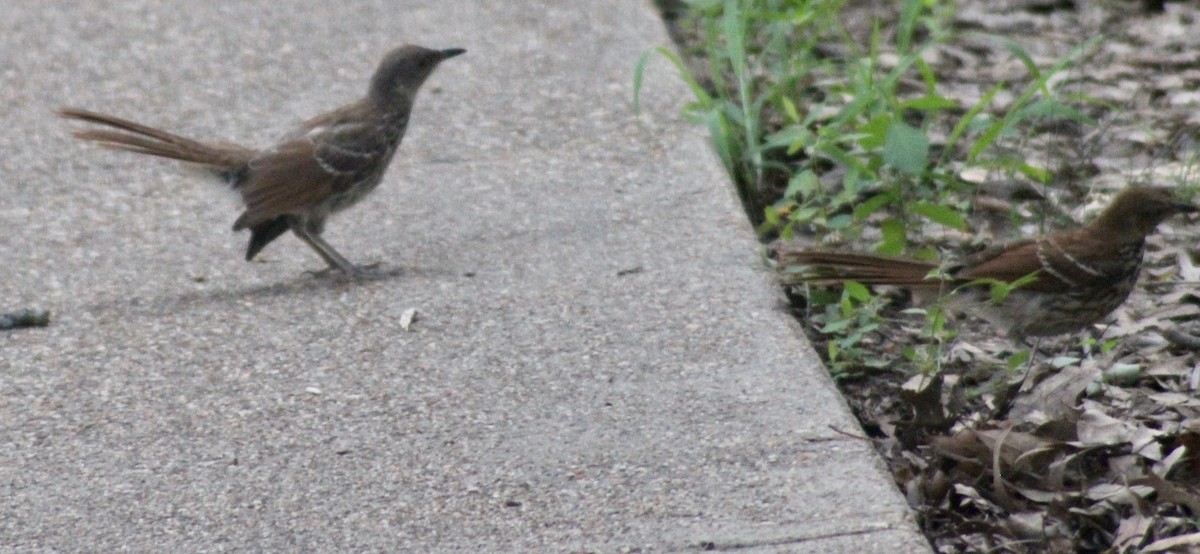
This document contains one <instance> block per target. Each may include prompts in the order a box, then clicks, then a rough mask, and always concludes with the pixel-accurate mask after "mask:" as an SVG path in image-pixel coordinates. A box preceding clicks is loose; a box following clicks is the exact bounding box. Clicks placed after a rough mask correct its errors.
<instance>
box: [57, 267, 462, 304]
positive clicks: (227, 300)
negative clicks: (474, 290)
mask: <svg viewBox="0 0 1200 554" xmlns="http://www.w3.org/2000/svg"><path fill="white" fill-rule="evenodd" d="M462 276H463V273H462V272H461V271H455V270H452V269H447V268H412V267H392V266H388V267H387V268H386V270H384V271H381V272H380V273H379V274H377V275H372V276H370V277H366V278H355V277H351V276H345V275H340V274H314V273H313V272H304V273H301V274H299V275H297V276H296V277H293V278H291V279H290V280H287V281H279V282H275V283H260V284H255V285H247V286H240V287H235V288H211V289H203V290H191V291H179V290H174V291H170V292H164V293H161V294H155V295H149V296H139V295H131V296H127V297H123V298H113V299H108V300H100V301H97V302H93V303H90V304H85V305H83V306H81V308H80V309H81V310H83V311H84V312H88V313H91V314H92V315H94V316H105V315H115V314H120V315H121V316H129V315H135V314H162V313H166V312H179V311H184V310H187V309H189V308H199V307H203V306H207V305H210V304H230V307H231V308H234V307H236V308H238V309H242V308H243V307H244V306H242V305H241V304H240V303H242V302H245V301H248V300H265V299H269V298H278V297H285V296H292V295H296V296H300V295H308V294H313V293H319V292H321V291H344V290H346V289H348V288H350V287H372V286H378V285H380V284H383V283H388V282H391V281H395V280H398V279H402V278H406V277H426V278H443V279H444V278H447V277H449V278H456V277H462ZM114 312H115V314H114Z"/></svg>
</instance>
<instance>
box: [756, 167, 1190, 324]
mask: <svg viewBox="0 0 1200 554" xmlns="http://www.w3.org/2000/svg"><path fill="white" fill-rule="evenodd" d="M1196 211H1200V208H1197V207H1196V206H1193V205H1191V204H1186V203H1182V202H1178V201H1176V200H1175V198H1174V196H1173V195H1172V193H1171V191H1170V190H1168V189H1165V188H1161V187H1131V188H1127V189H1125V190H1123V191H1121V192H1120V193H1119V194H1118V195H1117V197H1116V198H1115V199H1114V200H1113V201H1112V203H1111V204H1109V206H1108V207H1107V208H1105V210H1104V211H1103V212H1102V213H1101V214H1100V216H1099V217H1097V218H1096V219H1095V220H1094V221H1092V222H1091V223H1089V224H1088V225H1086V226H1084V227H1080V228H1078V229H1071V230H1064V231H1058V232H1055V233H1050V234H1047V235H1044V236H1041V237H1038V238H1028V239H1023V240H1018V241H1016V242H1012V243H1008V244H1003V245H998V246H994V247H991V248H988V249H986V250H983V251H981V252H979V253H977V254H974V255H972V256H969V257H967V258H966V259H965V260H964V261H963V263H962V264H960V265H958V266H954V267H950V268H947V269H946V270H945V271H944V273H943V274H944V276H945V277H947V278H948V279H941V278H937V277H933V276H931V272H933V271H934V270H936V269H938V265H937V264H935V263H931V262H925V261H918V260H909V259H903V258H889V257H883V256H874V255H870V254H853V253H838V252H828V251H818V250H805V249H791V250H781V251H780V252H779V265H780V267H790V266H802V267H800V268H799V272H798V273H796V274H795V279H797V280H799V281H801V282H807V283H814V284H831V283H840V282H844V281H856V282H859V283H862V284H864V285H897V286H901V287H908V288H910V289H925V290H933V291H934V292H940V290H945V291H947V292H950V291H954V292H953V294H955V298H954V299H953V300H954V301H955V305H957V306H960V307H962V308H965V309H966V310H967V311H970V312H972V313H975V314H976V315H978V316H979V317H982V318H983V319H985V320H987V321H988V322H990V323H991V324H993V325H996V326H998V327H1000V328H1002V329H1004V330H1005V331H1006V332H1007V333H1008V335H1009V336H1010V337H1011V338H1013V339H1014V340H1018V341H1020V340H1022V339H1024V338H1025V337H1029V336H1048V335H1058V334H1063V333H1071V332H1075V331H1078V330H1081V329H1083V328H1085V327H1088V326H1090V325H1092V324H1094V323H1096V322H1098V321H1100V320H1101V319H1103V318H1104V317H1105V316H1107V315H1108V314H1109V313H1111V312H1112V311H1113V310H1115V309H1116V308H1117V306H1120V305H1121V303H1123V302H1124V301H1125V299H1126V298H1127V297H1128V296H1129V293H1130V292H1131V291H1132V290H1133V287H1134V284H1135V283H1136V282H1137V278H1138V273H1139V271H1140V270H1141V266H1142V249H1143V246H1144V245H1145V242H1146V237H1147V236H1149V235H1150V234H1151V233H1153V232H1154V229H1155V227H1157V226H1158V224H1159V223H1161V222H1163V220H1165V219H1167V218H1169V217H1171V216H1173V215H1175V214H1181V213H1193V212H1196ZM1026 276H1032V280H1031V281H1030V282H1028V283H1026V284H1024V285H1021V286H1019V287H1018V288H1016V289H1015V290H1013V291H1012V292H1011V293H1010V294H1009V295H1008V296H1007V297H1006V298H1005V299H1004V300H1003V301H1001V302H999V303H993V302H991V301H990V294H989V290H988V287H987V286H986V285H979V284H975V285H969V284H970V283H972V282H973V281H977V280H980V279H983V280H996V281H1001V282H1005V283H1013V282H1015V281H1017V280H1019V279H1021V278H1023V277H1026Z"/></svg>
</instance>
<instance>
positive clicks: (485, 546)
mask: <svg viewBox="0 0 1200 554" xmlns="http://www.w3.org/2000/svg"><path fill="white" fill-rule="evenodd" d="M403 42H415V43H420V44H425V45H428V46H432V47H452V46H459V47H465V48H467V49H468V51H469V52H468V53H467V55H465V56H461V57H459V58H455V59H453V60H450V61H449V62H447V63H446V64H444V65H443V66H442V68H440V69H439V70H438V72H437V73H436V74H435V75H434V77H433V78H432V79H431V82H430V83H428V84H427V85H426V89H425V90H424V91H423V93H422V95H421V97H420V98H419V99H418V102H417V107H416V110H415V111H414V114H413V119H412V125H411V126H410V128H409V133H408V136H407V137H406V139H405V143H404V145H403V146H402V147H401V150H400V153H399V155H398V157H397V161H396V163H394V165H393V167H392V169H391V171H390V172H389V174H388V176H387V178H386V179H385V181H384V184H383V185H382V186H381V187H380V188H379V189H378V190H377V191H376V192H375V194H374V195H373V196H372V197H371V198H369V199H368V200H366V201H364V202H363V203H362V204H361V205H359V206H357V207H355V208H353V209H351V210H350V211H348V212H346V213H344V214H341V216H339V217H335V218H334V219H333V220H332V221H331V222H330V225H329V230H328V232H327V233H326V237H327V238H328V239H329V240H330V242H331V243H332V244H334V245H335V246H337V247H338V248H339V250H341V251H342V253H343V254H345V255H346V256H348V257H349V258H350V259H351V260H353V261H355V262H359V263H366V262H372V261H386V262H388V263H390V264H391V265H393V266H399V267H402V268H404V270H405V272H404V274H403V275H401V276H400V277H397V278H394V279H388V280H382V281H373V282H367V283H361V284H350V283H344V282H337V281H330V280H320V279H314V278H312V277H310V276H308V275H305V273H304V272H305V270H308V269H317V268H320V267H321V262H320V260H319V259H317V258H316V256H315V255H313V253H312V252H311V251H310V250H309V249H308V248H306V247H305V246H304V245H303V244H301V243H300V242H299V241H297V240H295V239H294V238H293V237H290V236H285V237H283V238H281V239H280V240H279V241H277V242H275V243H274V244H272V245H271V246H269V247H268V248H267V250H266V251H265V252H264V255H263V256H262V257H263V258H264V261H263V262H260V263H245V262H243V261H242V259H241V256H242V252H243V249H244V247H245V241H246V240H247V236H246V235H245V234H235V233H233V232H231V231H230V230H229V228H230V225H231V224H232V222H233V220H234V218H235V217H236V215H237V213H238V206H237V203H236V201H235V200H234V199H233V196H232V194H230V193H228V192H225V191H222V190H221V187H220V186H219V185H218V184H216V183H214V182H211V181H208V180H206V179H204V178H202V177H200V176H198V175H196V174H194V173H190V172H188V171H181V170H180V168H179V167H178V166H177V165H175V164H171V163H167V162H161V161H157V160H152V159H146V158H141V157H138V156H133V155H127V154H120V153H112V152H106V151H102V150H100V149H96V148H91V147H86V146H84V145H81V144H75V143H73V142H72V141H71V139H70V138H69V126H68V125H66V124H65V122H63V121H60V120H58V119H56V118H54V117H53V115H52V114H51V110H52V109H53V108H55V107H57V106H59V105H63V104H69V105H74V106H81V107H87V108H92V109H96V110H100V111H108V112H111V113H115V114H118V115H124V116H128V117H132V118H134V119H140V120H143V121H145V122H147V123H150V124H153V125H157V126H161V127H164V128H166V129H170V130H175V131H178V132H181V133H184V134H188V135H191V136H194V137H196V138H202V139H221V140H236V141H238V142H244V143H247V144H252V145H260V146H262V145H267V144H269V143H270V142H271V140H272V138H273V137H275V136H277V135H279V134H280V133H282V132H284V131H286V130H287V128H288V127H289V126H290V125H292V124H294V123H295V122H297V121H299V120H301V119H303V118H306V117H308V116H312V115H315V114H317V113H319V112H321V111H324V110H327V109H330V108H333V107H336V106H337V105H339V104H341V103H343V102H346V101H348V100H351V99H353V98H355V97H356V96H357V95H359V94H360V93H361V92H362V91H363V90H365V87H366V83H367V78H368V76H369V75H370V73H371V71H372V70H373V69H374V66H375V64H376V62H377V61H378V58H379V57H380V56H381V55H382V53H383V52H385V51H386V50H387V49H389V48H390V47H392V46H395V45H397V44H400V43H403ZM666 42H667V39H666V37H665V33H664V32H663V30H662V28H661V24H660V23H659V22H658V21H657V19H656V16H655V13H654V11H653V9H652V8H651V7H650V6H649V5H648V3H644V2H642V1H640V0H604V1H596V2H576V1H574V0H552V1H545V0H540V1H533V0H513V1H506V2H475V1H467V0H444V1H441V2H434V1H430V0H414V1H411V2H404V3H397V2H383V1H374V2H372V1H365V0H363V1H359V0H346V1H343V2H336V3H333V2H320V1H317V0H306V1H302V2H270V3H268V2H261V3H256V2H236V3H202V2H190V1H183V0H161V1H159V0H109V1H102V2H99V1H98V2H88V3H83V4H80V3H76V2H67V1H62V0H59V1H54V2H16V3H12V4H11V5H8V6H6V7H5V14H4V17H3V18H0V77H2V79H3V83H4V84H3V85H2V86H0V115H2V117H3V120H4V122H5V125H3V126H2V127H0V152H3V155H2V156H0V194H2V195H3V203H0V225H3V227H4V229H6V231H5V233H4V234H3V237H2V238H0V262H2V263H3V264H4V265H5V275H4V278H3V279H2V280H0V298H3V304H2V305H0V310H3V311H7V310H10V309H17V308H22V307H44V308H49V309H51V310H52V311H53V318H54V319H53V323H52V326H51V327H49V328H46V329H33V330H24V331H20V332H9V333H3V334H0V549H3V550H19V551H38V550H42V551H76V550H85V551H126V550H127V551H158V552H189V551H190V552H200V551H226V550H232V551H275V552H282V551H411V552H454V551H460V552H589V551H597V552H635V551H640V552H667V551H690V550H700V549H703V548H705V547H716V548H729V549H733V548H738V549H739V551H746V552H803V551H809V552H902V551H904V552H920V551H927V550H928V545H927V544H926V543H925V541H924V539H923V538H922V537H921V536H920V535H919V534H918V532H917V531H916V530H915V527H914V525H913V523H912V521H911V517H910V516H909V515H908V512H907V508H906V507H905V505H904V502H903V499H902V498H901V496H900V495H899V494H898V492H897V491H896V489H895V488H894V486H893V485H892V483H891V482H890V480H889V478H888V476H887V475H886V474H885V472H884V471H883V470H882V468H881V464H880V462H879V461H878V459H877V457H876V455H875V454H874V452H873V451H872V450H871V448H870V446H869V445H868V444H867V443H866V442H864V441H861V440H855V439H851V438H847V437H846V436H845V435H842V434H839V433H837V432H835V431H833V430H831V429H830V426H834V427H838V428H841V429H855V424H854V421H853V419H852V418H851V417H850V416H849V414H848V412H847V410H846V408H845V406H844V405H843V403H842V400H841V399H840V397H839V396H838V394H837V392H836V390H835V389H834V387H833V386H832V384H831V382H830V380H829V378H828V377H827V376H826V375H825V373H824V370H823V369H822V368H821V367H820V364H819V361H818V360H817V359H816V358H815V357H814V355H813V354H812V352H811V350H810V348H809V347H808V346H807V345H806V343H805V341H804V339H803V336H802V335H801V333H799V332H798V329H797V326H796V325H795V324H794V322H792V321H790V320H789V318H788V316H787V315H786V314H785V312H784V309H783V304H782V300H781V298H780V295H779V293H778V291H777V289H776V288H775V287H774V286H773V284H772V282H771V279H770V276H769V275H768V274H767V273H766V272H765V271H764V270H763V268H762V267H761V264H760V263H759V259H758V250H757V246H756V243H755V241H754V239H753V237H752V235H751V232H750V230H749V229H748V226H747V224H746V223H745V221H744V219H743V217H742V216H741V215H740V214H739V212H738V209H737V208H736V207H735V200H734V199H733V195H732V194H731V192H730V191H729V190H728V188H727V185H726V183H725V181H724V175H723V174H722V171H721V170H720V168H719V167H718V165H717V163H716V161H715V160H714V158H713V157H712V156H711V155H710V153H709V152H708V150H707V148H706V145H705V143H704V139H703V137H702V136H701V130H699V129H696V128H693V127H689V126H688V125H685V124H684V123H682V122H681V121H679V120H678V118H677V113H678V109H679V107H680V106H681V105H682V103H683V102H684V101H686V98H687V96H686V91H685V90H684V88H683V86H682V85H681V84H680V83H679V82H678V80H677V78H676V76H675V75H674V72H673V70H672V69H671V68H670V67H669V65H668V64H666V63H663V62H661V60H658V61H656V62H655V63H653V64H652V65H651V68H650V72H649V75H648V78H647V83H646V90H645V103H646V109H647V111H646V112H645V113H643V114H642V115H635V114H633V113H632V111H631V107H630V98H631V82H632V71H633V66H634V63H635V61H636V60H637V58H638V56H639V55H641V53H642V52H643V51H645V50H646V49H647V48H650V47H653V46H658V45H663V44H666ZM410 308H415V309H416V310H417V311H418V314H419V315H418V318H417V321H416V322H415V323H414V324H413V326H412V327H411V328H410V329H409V330H404V329H403V328H402V326H401V316H402V314H403V313H404V312H405V311H406V310H408V309H410Z"/></svg>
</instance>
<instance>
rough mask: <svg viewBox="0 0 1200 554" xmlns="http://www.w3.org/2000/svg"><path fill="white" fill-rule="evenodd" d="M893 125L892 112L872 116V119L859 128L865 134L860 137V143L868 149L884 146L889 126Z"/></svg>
mask: <svg viewBox="0 0 1200 554" xmlns="http://www.w3.org/2000/svg"><path fill="white" fill-rule="evenodd" d="M891 126H892V116H891V114H886V113H885V114H879V115H877V116H875V117H873V118H871V120H870V121H868V122H866V123H865V124H864V125H863V126H862V127H859V129H858V130H859V132H860V133H861V134H862V135H863V136H862V138H860V139H858V144H859V145H860V146H862V147H863V148H865V149H867V150H871V149H873V148H879V147H881V146H883V144H884V142H885V141H886V140H887V133H888V128H889V127H891Z"/></svg>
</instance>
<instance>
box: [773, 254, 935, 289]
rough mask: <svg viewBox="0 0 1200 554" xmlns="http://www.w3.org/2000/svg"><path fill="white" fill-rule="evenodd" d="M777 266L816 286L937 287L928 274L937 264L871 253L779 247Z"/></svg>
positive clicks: (797, 280)
mask: <svg viewBox="0 0 1200 554" xmlns="http://www.w3.org/2000/svg"><path fill="white" fill-rule="evenodd" d="M779 266H780V267H783V268H784V272H785V273H784V274H785V276H786V277H788V278H789V280H791V281H796V282H801V283H812V284H817V285H831V284H838V283H842V282H845V281H856V282H859V283H862V284H864V285H896V286H904V287H917V286H937V285H939V281H938V280H937V279H934V278H931V277H930V276H929V274H930V272H932V271H934V270H935V269H937V267H938V266H937V264H934V263H930V262H923V261H920V260H910V259H905V258H891V257H887V256H875V255H871V254H850V253H842V252H826V251H820V250H781V251H780V252H779Z"/></svg>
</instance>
